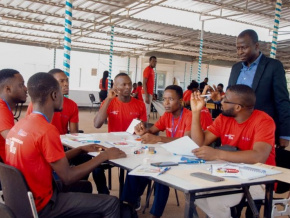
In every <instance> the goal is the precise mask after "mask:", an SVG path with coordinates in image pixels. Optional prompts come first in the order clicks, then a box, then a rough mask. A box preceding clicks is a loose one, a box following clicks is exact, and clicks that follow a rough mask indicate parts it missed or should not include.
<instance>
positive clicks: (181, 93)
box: [164, 85, 183, 99]
mask: <svg viewBox="0 0 290 218" xmlns="http://www.w3.org/2000/svg"><path fill="white" fill-rule="evenodd" d="M166 90H174V91H175V92H176V94H177V95H178V97H179V98H180V99H181V98H183V91H182V88H181V87H180V86H177V85H170V86H167V87H166V88H165V90H164V91H166Z"/></svg>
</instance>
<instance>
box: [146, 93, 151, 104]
mask: <svg viewBox="0 0 290 218" xmlns="http://www.w3.org/2000/svg"><path fill="white" fill-rule="evenodd" d="M145 102H146V104H149V103H150V102H149V94H146V95H145Z"/></svg>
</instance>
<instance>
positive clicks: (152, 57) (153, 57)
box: [149, 56, 157, 61]
mask: <svg viewBox="0 0 290 218" xmlns="http://www.w3.org/2000/svg"><path fill="white" fill-rule="evenodd" d="M152 59H157V58H156V57H155V56H151V57H150V58H149V61H151V60H152Z"/></svg>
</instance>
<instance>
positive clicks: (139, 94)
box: [136, 86, 143, 101]
mask: <svg viewBox="0 0 290 218" xmlns="http://www.w3.org/2000/svg"><path fill="white" fill-rule="evenodd" d="M142 91H143V88H142V86H137V91H136V92H138V100H140V101H143V97H142Z"/></svg>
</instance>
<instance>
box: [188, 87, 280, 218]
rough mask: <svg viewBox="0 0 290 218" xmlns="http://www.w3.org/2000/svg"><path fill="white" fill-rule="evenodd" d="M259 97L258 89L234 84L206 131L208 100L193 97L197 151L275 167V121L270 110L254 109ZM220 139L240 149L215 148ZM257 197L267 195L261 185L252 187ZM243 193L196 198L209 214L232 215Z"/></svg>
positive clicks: (206, 156)
mask: <svg viewBox="0 0 290 218" xmlns="http://www.w3.org/2000/svg"><path fill="white" fill-rule="evenodd" d="M255 102H256V97H255V93H254V91H253V90H252V89H251V88H250V87H249V86H246V85H235V86H231V87H230V88H229V89H228V90H227V92H226V94H225V96H224V98H223V100H222V102H221V104H222V114H220V115H219V116H218V117H217V118H216V119H215V121H214V122H213V124H212V125H211V126H210V127H209V128H208V129H207V130H206V131H205V132H203V131H202V129H201V126H200V125H199V124H198V122H197V121H198V120H199V119H200V118H199V117H200V111H201V109H202V108H203V106H204V99H203V98H201V97H200V95H199V93H196V92H195V93H194V94H193V97H192V98H191V109H192V123H195V125H192V128H191V136H192V140H193V141H195V142H196V144H198V145H199V146H200V148H198V149H195V150H193V153H194V154H195V155H196V156H197V157H198V158H202V159H205V160H224V161H229V162H234V163H248V164H254V163H258V162H259V163H266V164H269V165H274V166H275V149H274V145H275V123H274V121H273V119H272V118H271V117H270V116H268V115H267V114H266V113H264V112H262V111H259V110H254V106H255ZM218 138H220V139H221V143H222V146H223V145H229V146H232V147H236V148H238V149H239V151H236V152H232V151H225V150H222V149H214V148H212V147H210V146H208V145H210V144H211V143H212V142H213V141H215V140H216V139H218ZM250 192H251V194H252V197H253V198H254V199H259V198H260V197H261V198H264V196H265V194H264V191H263V189H262V188H261V186H252V187H251V189H250ZM241 198H242V194H236V195H227V196H220V197H213V198H206V199H199V200H196V205H197V206H199V207H200V208H201V209H202V210H203V211H204V212H205V213H207V215H208V216H209V217H214V216H215V215H218V217H230V207H232V206H234V205H236V204H238V203H239V202H240V200H241Z"/></svg>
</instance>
